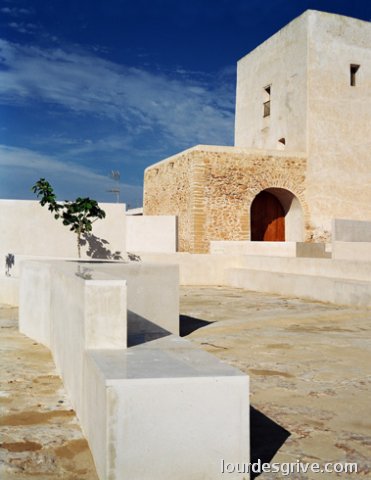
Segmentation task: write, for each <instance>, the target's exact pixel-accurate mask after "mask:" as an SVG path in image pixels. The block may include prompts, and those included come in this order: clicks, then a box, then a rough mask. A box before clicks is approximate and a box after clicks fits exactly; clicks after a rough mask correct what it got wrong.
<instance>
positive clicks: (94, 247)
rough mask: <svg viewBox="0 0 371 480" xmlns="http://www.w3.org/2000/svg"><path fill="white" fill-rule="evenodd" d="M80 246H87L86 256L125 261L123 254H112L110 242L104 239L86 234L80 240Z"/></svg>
mask: <svg viewBox="0 0 371 480" xmlns="http://www.w3.org/2000/svg"><path fill="white" fill-rule="evenodd" d="M80 246H81V247H85V246H87V251H86V255H87V256H88V257H90V258H100V259H104V260H123V258H122V256H121V252H118V251H116V252H111V250H110V249H109V248H108V246H109V242H108V241H107V240H105V239H104V238H99V237H97V236H96V235H93V234H92V233H85V234H84V235H83V237H82V238H81V239H80Z"/></svg>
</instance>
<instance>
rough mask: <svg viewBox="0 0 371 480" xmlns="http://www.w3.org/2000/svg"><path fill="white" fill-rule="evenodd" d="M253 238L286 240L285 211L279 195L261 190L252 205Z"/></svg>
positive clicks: (259, 239)
mask: <svg viewBox="0 0 371 480" xmlns="http://www.w3.org/2000/svg"><path fill="white" fill-rule="evenodd" d="M251 240H252V241H254V242H259V241H265V242H284V241H285V212H284V209H283V207H282V205H281V202H280V201H279V200H278V198H277V197H275V196H274V195H272V194H271V193H269V192H267V191H263V192H260V193H259V194H258V195H257V196H256V197H255V198H254V201H253V202H252V205H251Z"/></svg>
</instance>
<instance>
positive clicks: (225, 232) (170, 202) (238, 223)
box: [144, 146, 311, 253]
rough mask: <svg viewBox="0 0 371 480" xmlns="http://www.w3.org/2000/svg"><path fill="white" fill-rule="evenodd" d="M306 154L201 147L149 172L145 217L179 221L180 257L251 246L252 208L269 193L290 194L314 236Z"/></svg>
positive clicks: (308, 233) (309, 232)
mask: <svg viewBox="0 0 371 480" xmlns="http://www.w3.org/2000/svg"><path fill="white" fill-rule="evenodd" d="M305 171H306V158H305V156H303V155H302V154H293V153H290V154H289V155H288V154H286V155H285V152H278V151H277V152H266V151H257V150H250V149H243V148H235V147H211V146H198V147H194V148H193V149H190V150H187V151H185V152H183V153H181V154H179V155H177V156H175V157H171V158H170V159H168V160H165V161H163V162H160V163H158V164H156V165H154V166H152V167H149V168H148V169H147V170H146V173H145V185H144V214H145V215H154V214H156V215H160V214H161V215H165V214H172V215H178V225H179V236H178V238H179V251H188V252H192V253H203V252H208V250H209V243H210V240H248V239H249V238H250V207H251V203H252V201H253V199H254V198H255V196H256V195H257V194H258V193H259V192H260V191H262V190H264V189H266V188H272V187H276V188H284V189H287V190H289V191H290V192H292V193H293V194H294V195H295V196H296V197H297V198H298V200H299V201H300V204H301V207H302V209H303V216H304V228H305V239H306V240H309V239H310V236H311V226H310V223H309V208H308V205H307V203H306V199H305V195H304V192H305Z"/></svg>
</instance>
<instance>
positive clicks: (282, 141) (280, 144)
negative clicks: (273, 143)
mask: <svg viewBox="0 0 371 480" xmlns="http://www.w3.org/2000/svg"><path fill="white" fill-rule="evenodd" d="M285 147H286V139H285V138H284V137H282V138H280V139H279V140H278V142H277V148H278V150H285Z"/></svg>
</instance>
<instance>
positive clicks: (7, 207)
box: [0, 200, 126, 258]
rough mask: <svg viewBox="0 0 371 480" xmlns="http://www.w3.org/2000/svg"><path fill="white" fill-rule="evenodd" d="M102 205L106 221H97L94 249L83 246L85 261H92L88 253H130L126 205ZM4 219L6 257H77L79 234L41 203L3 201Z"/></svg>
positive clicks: (0, 244)
mask: <svg viewBox="0 0 371 480" xmlns="http://www.w3.org/2000/svg"><path fill="white" fill-rule="evenodd" d="M99 206H100V207H101V208H102V209H103V210H104V211H105V212H106V218H104V219H102V220H97V221H96V222H94V224H93V231H92V233H93V235H94V237H93V238H92V240H91V242H92V244H91V248H90V250H89V245H86V246H85V247H82V249H81V252H82V257H83V258H89V255H88V254H87V252H88V251H90V252H91V255H92V254H93V253H94V255H96V256H97V258H107V255H109V254H113V253H114V252H121V253H122V254H123V253H125V251H126V245H125V239H126V234H125V205H124V204H117V203H101V204H99ZM0 218H1V224H0V250H1V253H3V254H4V255H6V254H8V253H12V254H21V255H33V256H42V257H48V256H49V257H74V258H76V257H77V241H76V235H75V234H74V233H73V232H70V230H69V228H68V227H66V226H64V225H63V224H62V222H61V220H60V219H59V220H55V219H54V215H53V214H52V213H51V212H49V211H48V209H47V208H46V207H42V206H41V205H40V204H39V202H37V201H31V200H0ZM104 242H107V243H104ZM91 255H90V256H91Z"/></svg>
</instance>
